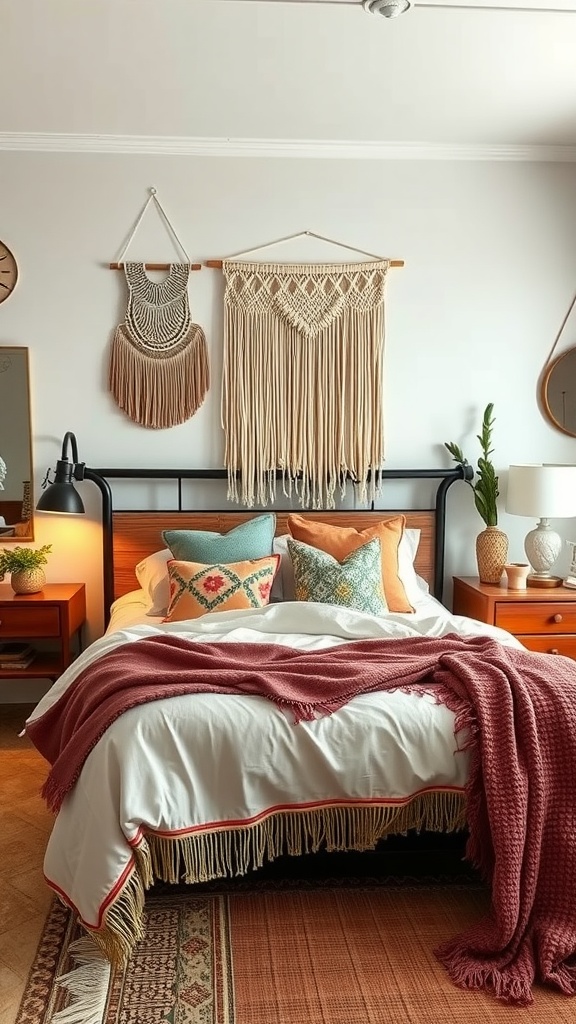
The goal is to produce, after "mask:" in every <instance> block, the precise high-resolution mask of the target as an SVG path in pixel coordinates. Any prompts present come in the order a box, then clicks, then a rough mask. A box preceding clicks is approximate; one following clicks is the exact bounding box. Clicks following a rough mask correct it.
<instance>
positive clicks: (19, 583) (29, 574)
mask: <svg viewBox="0 0 576 1024" xmlns="http://www.w3.org/2000/svg"><path fill="white" fill-rule="evenodd" d="M45 583H46V573H45V572H44V569H42V568H41V567H40V566H37V567H36V568H34V569H22V570H21V571H20V572H13V573H12V575H11V576H10V585H11V587H12V590H13V591H14V593H15V594H37V593H38V592H39V591H40V590H42V587H43V586H44V584H45Z"/></svg>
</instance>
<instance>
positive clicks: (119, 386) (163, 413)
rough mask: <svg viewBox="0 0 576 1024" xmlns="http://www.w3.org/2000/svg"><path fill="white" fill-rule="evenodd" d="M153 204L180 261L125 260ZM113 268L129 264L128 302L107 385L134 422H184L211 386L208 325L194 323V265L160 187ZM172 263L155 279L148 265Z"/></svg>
mask: <svg viewBox="0 0 576 1024" xmlns="http://www.w3.org/2000/svg"><path fill="white" fill-rule="evenodd" d="M150 203H154V204H155V205H156V207H157V209H158V212H159V214H160V216H161V219H162V221H163V223H164V225H165V227H166V228H167V230H168V231H169V233H170V235H171V236H172V238H173V239H174V240H175V242H176V245H177V246H178V249H179V250H180V251H181V252H182V254H183V255H184V257H185V260H184V261H183V262H178V263H137V262H126V261H124V260H125V256H126V252H127V250H128V247H129V245H130V243H131V242H132V240H133V238H134V235H135V234H136V231H137V230H138V227H139V226H140V223H141V221H142V218H143V217H144V214H145V213H146V210H147V209H148V206H149V205H150ZM110 267H111V269H113V270H124V274H125V278H126V285H127V288H128V301H127V305H126V315H125V318H124V322H123V323H121V324H119V325H118V327H117V328H116V330H115V332H114V338H113V340H112V347H111V352H110V362H109V368H108V384H109V388H110V391H111V392H112V394H113V396H114V398H115V400H116V402H117V404H118V406H119V407H120V409H122V411H123V412H125V413H126V415H127V416H129V417H130V419H131V420H133V421H134V422H135V423H138V424H139V425H140V426H142V427H152V428H156V429H160V428H164V427H173V426H176V425H177V424H179V423H184V422H185V421H186V420H188V419H190V417H191V416H193V415H194V413H195V412H196V411H197V410H198V409H199V407H200V406H201V404H202V402H203V401H204V398H205V396H206V392H207V391H208V388H209V385H210V374H209V365H208V350H207V346H206V338H205V335H204V331H203V330H202V328H201V327H200V326H199V325H198V324H195V323H193V322H192V316H191V313H190V305H189V301H188V278H189V274H190V271H191V270H200V269H201V264H193V263H192V262H191V260H190V257H189V256H188V253H187V252H186V250H185V248H184V246H183V245H182V243H181V241H180V239H179V238H178V235H177V234H176V232H175V230H174V228H173V226H172V224H171V222H170V220H169V219H168V216H167V214H166V212H165V211H164V208H163V207H162V205H161V203H160V200H159V199H158V196H157V194H156V189H155V188H151V189H150V196H149V197H148V200H147V202H146V203H145V205H144V207H143V209H142V210H141V212H140V215H139V217H138V219H137V221H136V224H135V226H134V229H133V231H132V233H131V234H130V236H129V238H128V241H127V242H126V244H125V246H124V248H123V249H122V252H121V254H120V256H119V257H118V260H117V262H115V263H111V264H110ZM149 270H167V271H168V275H167V277H166V278H165V279H164V280H163V281H161V282H156V281H153V280H152V279H151V278H150V277H149V275H148V273H147V271H149Z"/></svg>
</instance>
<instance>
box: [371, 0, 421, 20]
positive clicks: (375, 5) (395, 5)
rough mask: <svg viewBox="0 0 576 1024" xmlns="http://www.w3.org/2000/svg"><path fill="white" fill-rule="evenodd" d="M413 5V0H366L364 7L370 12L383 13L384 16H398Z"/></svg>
mask: <svg viewBox="0 0 576 1024" xmlns="http://www.w3.org/2000/svg"><path fill="white" fill-rule="evenodd" d="M412 6H413V3H412V0H364V2H363V7H364V10H365V11H368V13H369V14H381V15H382V16H383V17H384V18H397V17H398V15H399V14H405V13H406V11H409V10H410V8H411V7H412Z"/></svg>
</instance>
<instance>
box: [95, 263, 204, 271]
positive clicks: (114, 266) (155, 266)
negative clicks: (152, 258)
mask: <svg viewBox="0 0 576 1024" xmlns="http://www.w3.org/2000/svg"><path fill="white" fill-rule="evenodd" d="M171 266H172V264H171V263H145V264H144V270H170V267H171ZM109 267H110V270H123V269H124V264H123V263H110V264H109ZM190 270H202V264H201V263H191V264H190Z"/></svg>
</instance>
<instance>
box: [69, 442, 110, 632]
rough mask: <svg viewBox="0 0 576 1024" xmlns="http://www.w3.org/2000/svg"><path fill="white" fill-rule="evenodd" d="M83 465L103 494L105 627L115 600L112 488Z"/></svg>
mask: <svg viewBox="0 0 576 1024" xmlns="http://www.w3.org/2000/svg"><path fill="white" fill-rule="evenodd" d="M72 436H74V435H72ZM81 466H82V474H83V475H82V477H81V479H84V480H91V481H92V483H93V484H96V486H97V487H98V489H99V491H100V494H101V496H102V576H103V581H102V582H103V591H104V627H106V626H108V623H109V622H110V608H111V607H112V602H113V601H114V548H113V544H112V488H111V487H110V484H109V483H108V481H107V480H105V479H104V477H102V476H100V474H99V473H98V472H97V470H95V469H90V467H89V466H85V465H84V463H81Z"/></svg>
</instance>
